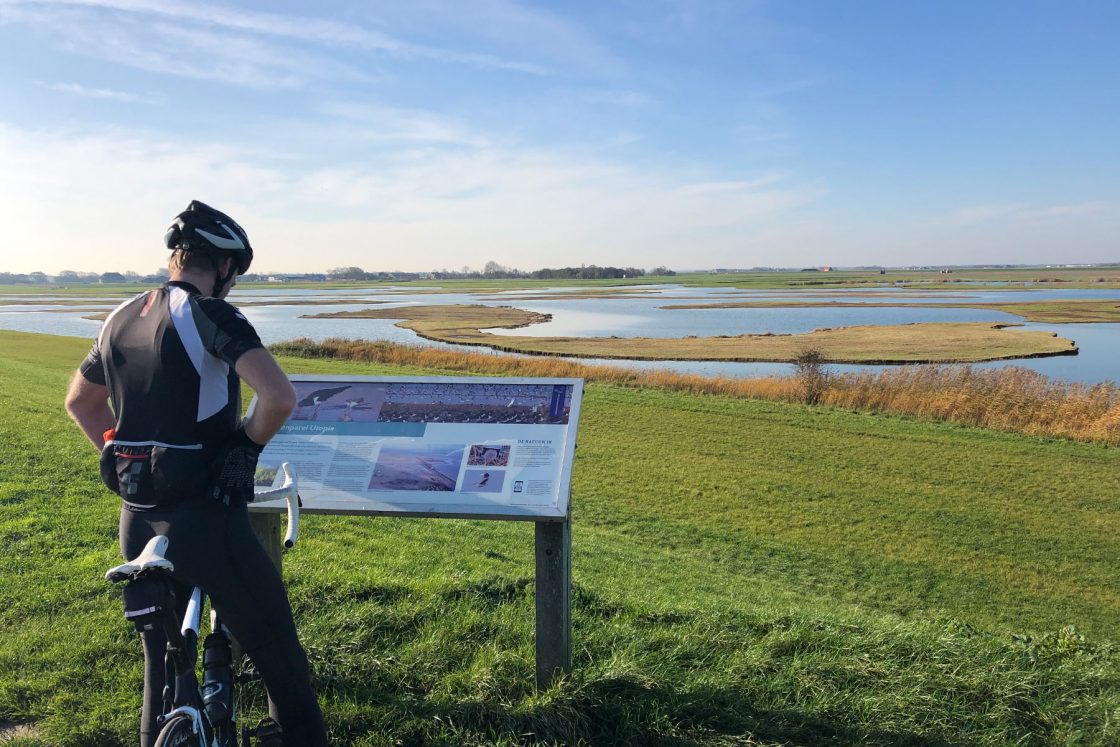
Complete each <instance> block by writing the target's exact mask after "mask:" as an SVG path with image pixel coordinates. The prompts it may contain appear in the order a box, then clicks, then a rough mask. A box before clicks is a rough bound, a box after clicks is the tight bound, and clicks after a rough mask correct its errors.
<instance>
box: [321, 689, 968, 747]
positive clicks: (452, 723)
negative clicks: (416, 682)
mask: <svg viewBox="0 0 1120 747" xmlns="http://www.w3.org/2000/svg"><path fill="white" fill-rule="evenodd" d="M554 693H555V694H554V696H553V697H551V698H549V696H547V695H546V696H544V697H545V698H546V702H544V703H542V704H540V705H535V706H532V707H529V708H524V709H516V708H511V707H510V706H509V705H508V704H502V703H498V702H493V701H490V700H483V701H472V702H462V703H454V704H451V703H446V704H440V703H434V702H431V701H419V700H416V699H415V698H414V697H412V696H409V695H407V694H405V695H401V694H387V693H384V692H381V693H376V694H375V693H369V695H370V696H371V697H370V702H375V703H378V710H379V711H380V712H379V713H376V714H375V713H372V712H365V713H364V714H361V715H359V714H353V715H354V716H355V717H356V718H354V719H352V720H349V719H348V720H347V722H346V723H344V724H337V725H335V729H334V730H333V731H332V738H334V739H336V740H341V741H343V742H351V741H353V740H354V739H359V738H361V737H362V736H363V735H366V734H369V733H371V732H373V733H376V732H377V731H378V730H383V729H385V728H386V727H387V726H389V725H390V724H391V725H392V726H391V727H390V728H392V729H393V733H392V738H393V739H394V740H396V741H395V742H394V743H397V744H403V745H427V744H501V745H507V744H508V745H681V746H687V745H697V746H699V745H733V744H742V745H746V744H774V745H833V746H835V745H838V744H840V745H884V746H887V745H911V746H913V747H948V745H950V744H952V742H949V741H946V740H945V739H942V738H940V737H937V736H929V735H924V734H918V733H914V732H910V731H904V730H897V731H896V730H883V729H865V728H853V727H852V726H850V725H847V724H843V723H839V722H837V721H835V720H830V719H827V718H822V717H820V716H816V715H812V714H808V713H804V712H801V711H798V710H796V709H782V710H773V709H765V708H759V707H757V706H755V705H754V704H752V703H750V702H748V700H747V699H746V697H744V695H743V694H741V693H737V692H734V691H729V690H725V689H718V688H698V689H695V690H690V691H687V692H685V691H679V690H675V689H673V688H669V687H664V686H655V685H649V684H646V683H642V682H640V681H638V680H637V679H634V678H630V677H614V678H605V679H601V680H597V681H594V682H590V683H587V684H585V685H581V686H579V687H578V688H577V689H575V690H572V691H569V692H564V691H563V690H561V691H554ZM382 734H383V735H384V732H382Z"/></svg>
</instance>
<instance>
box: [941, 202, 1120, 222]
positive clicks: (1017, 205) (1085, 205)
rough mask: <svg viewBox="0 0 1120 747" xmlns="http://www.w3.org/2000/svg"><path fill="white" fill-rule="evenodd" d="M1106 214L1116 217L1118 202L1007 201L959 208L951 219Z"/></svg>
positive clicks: (1015, 219)
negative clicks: (1060, 202) (1039, 202)
mask: <svg viewBox="0 0 1120 747" xmlns="http://www.w3.org/2000/svg"><path fill="white" fill-rule="evenodd" d="M1110 214H1111V215H1112V216H1116V217H1120V202H1118V201H1116V200H1087V201H1084V202H1073V203H1062V204H1058V205H1035V204H1032V203H1029V202H1009V203H1001V204H992V205H974V206H972V207H965V208H961V209H959V210H958V211H957V213H956V215H955V216H954V221H953V222H954V223H956V224H957V225H962V226H972V225H977V224H981V223H989V222H1003V223H1009V222H1014V223H1028V222H1039V221H1048V220H1052V219H1057V220H1065V219H1067V218H1077V217H1090V216H1105V215H1110Z"/></svg>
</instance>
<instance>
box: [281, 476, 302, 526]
mask: <svg viewBox="0 0 1120 747" xmlns="http://www.w3.org/2000/svg"><path fill="white" fill-rule="evenodd" d="M280 469H281V471H283V473H284V485H283V487H284V488H289V489H288V491H287V495H285V496H284V497H285V498H286V499H287V501H288V531H287V532H285V533H284V547H293V546H295V544H296V537H297V536H298V535H299V481H298V476H297V475H296V468H295V467H293V466H292V465H291V464H289V463H288V462H284V463H283V464H281V465H280Z"/></svg>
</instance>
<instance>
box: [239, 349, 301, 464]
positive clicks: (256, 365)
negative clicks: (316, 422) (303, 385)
mask: <svg viewBox="0 0 1120 747" xmlns="http://www.w3.org/2000/svg"><path fill="white" fill-rule="evenodd" d="M234 370H235V371H237V375H238V376H240V377H241V378H242V379H244V380H245V383H246V384H248V385H249V386H250V387H252V388H253V391H254V392H256V393H257V404H256V406H255V407H254V408H253V413H252V415H251V416H250V417H249V419H248V421H246V423H245V433H246V434H247V435H248V436H249V438H251V439H252V440H253V441H255V442H257V443H258V444H262V445H263V444H267V443H268V441H269V439H271V438H272V437H273V436H274V435H276V432H277V431H278V430H280V426H282V425H284V422H285V421H286V420H287V419H288V416H289V415H291V414H292V410H293V409H294V408H295V406H296V390H295V389H293V388H292V384H291V382H290V381H288V377H287V376H286V375H285V374H284V371H283V370H281V368H280V364H279V363H277V362H276V359H275V358H273V357H272V353H270V352H268V350H267V349H265V348H254V349H253V350H250V351H248V352H247V353H245V354H243V355H242V356H241V357H240V358H238V359H237V363H236V364H235V365H234Z"/></svg>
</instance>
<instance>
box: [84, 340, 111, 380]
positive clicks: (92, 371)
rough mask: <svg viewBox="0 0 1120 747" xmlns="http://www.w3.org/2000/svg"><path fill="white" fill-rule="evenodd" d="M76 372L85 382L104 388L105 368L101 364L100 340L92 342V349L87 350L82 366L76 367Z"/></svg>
mask: <svg viewBox="0 0 1120 747" xmlns="http://www.w3.org/2000/svg"><path fill="white" fill-rule="evenodd" d="M78 371H79V373H81V374H82V376H84V377H85V379H86V381H89V382H91V383H94V384H100V385H101V386H105V366H103V365H102V364H101V345H100V340H94V341H93V347H91V348H90V349H89V353H88V354H86V358H85V360H83V361H82V365H80V366H78Z"/></svg>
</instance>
